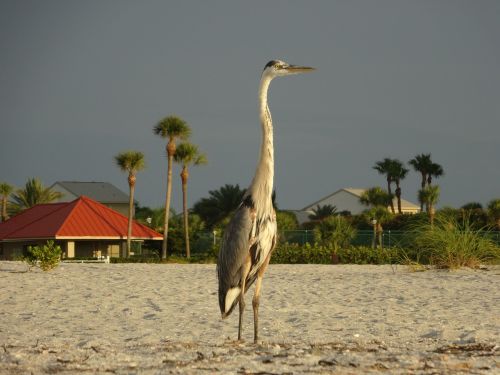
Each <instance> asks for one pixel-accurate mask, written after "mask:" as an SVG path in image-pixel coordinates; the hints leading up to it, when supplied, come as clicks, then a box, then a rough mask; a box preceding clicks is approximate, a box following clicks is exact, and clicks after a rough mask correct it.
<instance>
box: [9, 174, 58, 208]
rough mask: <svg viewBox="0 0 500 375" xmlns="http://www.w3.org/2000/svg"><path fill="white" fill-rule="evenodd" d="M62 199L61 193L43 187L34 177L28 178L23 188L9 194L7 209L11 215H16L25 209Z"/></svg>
mask: <svg viewBox="0 0 500 375" xmlns="http://www.w3.org/2000/svg"><path fill="white" fill-rule="evenodd" d="M62 197H63V193H61V192H59V191H55V190H52V189H51V188H49V187H45V186H44V185H43V183H42V182H41V181H40V180H39V179H38V178H36V177H34V178H30V179H29V180H28V181H27V182H26V184H25V186H24V188H22V189H17V190H16V191H15V192H14V193H12V194H11V199H12V201H11V202H10V205H9V208H10V211H11V213H12V214H14V215H15V214H18V213H19V212H21V211H24V210H25V209H27V208H30V207H33V206H35V205H37V204H41V203H51V202H54V201H56V200H58V199H60V198H62Z"/></svg>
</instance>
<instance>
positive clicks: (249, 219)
mask: <svg viewBox="0 0 500 375" xmlns="http://www.w3.org/2000/svg"><path fill="white" fill-rule="evenodd" d="M312 70H314V69H313V68H310V67H306V66H295V65H289V64H287V63H285V62H283V61H280V60H273V61H270V62H269V63H267V64H266V66H265V68H264V71H263V72H262V77H261V81H260V86H259V100H260V122H261V125H262V145H261V149H260V159H259V162H258V165H257V170H256V172H255V176H254V178H253V180H252V183H251V184H250V187H249V188H248V189H247V190H246V192H245V194H244V196H243V199H242V202H241V204H240V205H239V207H238V209H237V210H236V212H235V213H234V215H233V217H232V219H231V221H230V222H229V224H228V226H227V227H226V230H225V231H224V237H223V239H222V245H221V248H220V252H219V259H218V261H217V275H218V278H219V306H220V310H221V314H222V319H224V318H226V317H227V316H228V315H229V314H231V312H232V311H233V309H234V308H235V306H236V304H238V303H239V309H240V315H239V325H238V340H241V326H242V318H243V311H244V309H245V293H246V291H247V290H248V288H249V287H250V286H251V285H252V284H253V282H254V281H255V280H257V283H256V285H255V294H254V297H253V300H252V306H253V314H254V315H253V316H254V342H257V340H258V334H259V326H258V323H259V321H258V319H259V297H260V288H261V284H262V276H263V275H264V272H265V270H266V268H267V266H268V264H269V260H270V258H271V253H272V251H273V249H274V246H275V245H276V235H277V227H276V212H275V211H274V208H273V203H272V192H273V180H274V147H273V122H272V119H271V112H269V107H268V105H267V91H268V88H269V84H270V83H271V81H272V80H273V78H275V77H281V76H286V75H291V74H297V73H303V72H310V71H312Z"/></svg>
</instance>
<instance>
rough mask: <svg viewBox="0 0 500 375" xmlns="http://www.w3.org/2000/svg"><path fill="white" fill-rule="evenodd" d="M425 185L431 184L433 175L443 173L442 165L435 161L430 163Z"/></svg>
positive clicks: (438, 175)
mask: <svg viewBox="0 0 500 375" xmlns="http://www.w3.org/2000/svg"><path fill="white" fill-rule="evenodd" d="M427 172H428V173H427V186H431V184H432V178H433V177H441V176H442V175H444V170H443V167H441V166H440V165H439V164H437V163H432V164H431V165H430V168H429V170H428V171H427Z"/></svg>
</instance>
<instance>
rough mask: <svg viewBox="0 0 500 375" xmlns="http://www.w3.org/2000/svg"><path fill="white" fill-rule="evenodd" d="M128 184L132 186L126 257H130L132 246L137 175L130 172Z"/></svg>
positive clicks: (129, 202) (129, 201)
mask: <svg viewBox="0 0 500 375" xmlns="http://www.w3.org/2000/svg"><path fill="white" fill-rule="evenodd" d="M128 185H129V188H130V194H129V200H128V228H127V253H126V254H125V257H126V258H129V257H130V248H131V245H132V217H133V207H134V191H135V176H134V175H133V174H130V175H129V176H128Z"/></svg>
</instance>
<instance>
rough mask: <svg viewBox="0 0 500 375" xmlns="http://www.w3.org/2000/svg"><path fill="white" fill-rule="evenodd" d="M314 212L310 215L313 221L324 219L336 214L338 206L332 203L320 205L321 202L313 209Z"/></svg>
mask: <svg viewBox="0 0 500 375" xmlns="http://www.w3.org/2000/svg"><path fill="white" fill-rule="evenodd" d="M312 212H313V213H312V214H311V215H309V220H311V221H323V220H325V219H326V218H328V217H330V216H334V215H335V214H336V213H337V207H335V206H332V205H331V204H325V205H324V206H320V205H319V204H318V205H317V206H316V208H313V209H312Z"/></svg>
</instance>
